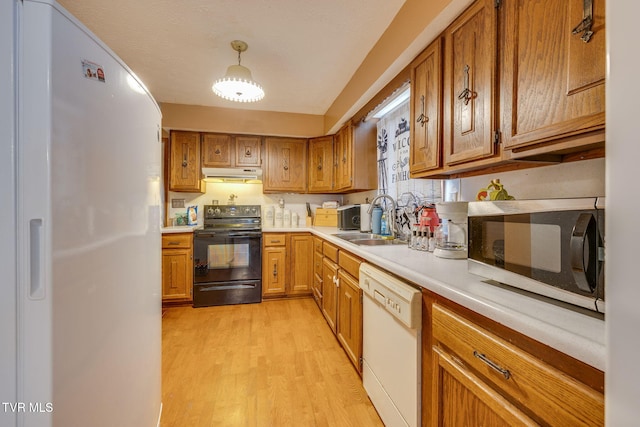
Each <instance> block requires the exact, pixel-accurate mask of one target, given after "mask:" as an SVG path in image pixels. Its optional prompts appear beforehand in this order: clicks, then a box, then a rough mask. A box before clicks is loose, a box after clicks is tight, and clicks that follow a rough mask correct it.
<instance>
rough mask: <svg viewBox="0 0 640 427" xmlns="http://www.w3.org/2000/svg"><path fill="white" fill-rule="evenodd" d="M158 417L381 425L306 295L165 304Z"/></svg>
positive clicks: (212, 422)
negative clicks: (197, 304)
mask: <svg viewBox="0 0 640 427" xmlns="http://www.w3.org/2000/svg"><path fill="white" fill-rule="evenodd" d="M162 403H163V411H162V423H161V425H162V426H163V427H169V426H171V427H173V426H189V427H198V426H296V427H297V426H332V427H334V426H354V427H363V426H367V427H368V426H382V425H383V424H382V422H381V421H380V418H379V417H378V414H377V413H376V411H375V409H374V408H373V405H372V404H371V401H370V400H369V398H368V397H367V395H366V392H365V391H364V389H363V388H362V381H361V379H360V377H359V376H358V374H357V372H356V371H355V369H354V368H353V366H352V365H351V363H350V362H349V360H348V359H347V356H346V355H345V353H344V351H343V350H342V348H341V347H340V344H339V343H338V341H337V340H336V338H335V337H334V335H333V333H332V332H331V330H330V329H329V327H328V326H327V323H326V322H325V320H324V318H323V317H322V314H321V313H320V311H319V309H318V307H317V306H316V305H315V302H314V301H313V299H311V298H305V299H293V300H279V301H266V302H262V303H260V304H242V305H230V306H221V307H206V308H191V307H172V308H168V309H167V311H166V313H165V315H164V317H163V319H162Z"/></svg>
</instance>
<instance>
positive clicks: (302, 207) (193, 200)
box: [168, 183, 343, 227]
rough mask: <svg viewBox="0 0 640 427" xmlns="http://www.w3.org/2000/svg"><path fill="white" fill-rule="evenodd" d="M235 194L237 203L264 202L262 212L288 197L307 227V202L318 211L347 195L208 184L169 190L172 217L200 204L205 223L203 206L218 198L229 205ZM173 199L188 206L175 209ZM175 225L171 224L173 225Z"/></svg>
mask: <svg viewBox="0 0 640 427" xmlns="http://www.w3.org/2000/svg"><path fill="white" fill-rule="evenodd" d="M232 194H233V195H235V196H236V197H234V202H235V204H236V205H260V206H261V207H262V211H263V214H264V211H265V209H266V207H267V206H271V205H273V206H277V205H278V201H279V200H280V199H283V200H284V204H285V209H289V210H290V211H291V213H292V214H293V213H294V212H295V213H297V214H298V217H299V218H300V220H299V226H300V227H304V225H305V217H306V216H307V208H306V203H309V204H310V206H311V211H312V212H313V213H314V214H315V210H316V208H317V207H319V206H321V205H322V202H325V201H329V200H337V201H338V202H339V203H340V204H342V203H343V196H342V195H340V194H284V193H283V194H263V193H262V184H233V183H207V190H206V193H204V194H200V193H176V192H173V191H170V192H169V200H168V205H169V218H175V215H176V214H177V213H185V212H186V210H187V207H188V206H198V224H200V225H202V223H203V217H202V212H203V206H204V205H212V204H215V202H216V201H217V203H218V204H220V205H227V204H229V199H230V196H231V195H232ZM172 199H184V206H185V207H184V208H172V207H171V200H172ZM169 225H171V224H169Z"/></svg>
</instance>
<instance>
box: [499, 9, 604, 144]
mask: <svg viewBox="0 0 640 427" xmlns="http://www.w3.org/2000/svg"><path fill="white" fill-rule="evenodd" d="M504 3H505V4H504V7H505V31H504V41H503V51H504V72H503V76H502V79H503V81H504V84H503V85H502V100H501V103H502V104H503V105H504V109H503V120H502V122H503V123H502V125H501V126H502V127H503V138H504V144H505V147H507V148H516V147H523V146H527V145H531V144H535V143H540V142H544V141H549V140H553V139H557V138H563V137H572V136H575V135H577V134H583V133H585V132H589V131H593V130H598V129H604V125H605V67H606V46H605V37H606V36H605V1H604V0H594V1H593V26H592V31H593V35H592V36H591V38H590V39H589V41H588V42H587V43H585V42H584V41H583V40H581V36H582V34H583V33H579V34H572V30H573V28H574V27H576V26H577V25H578V23H580V22H581V21H582V19H583V0H548V1H544V2H540V1H528V0H513V1H509V2H504ZM602 138H604V135H603V136H602ZM602 140H603V139H602Z"/></svg>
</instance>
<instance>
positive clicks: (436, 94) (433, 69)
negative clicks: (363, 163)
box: [409, 37, 442, 178]
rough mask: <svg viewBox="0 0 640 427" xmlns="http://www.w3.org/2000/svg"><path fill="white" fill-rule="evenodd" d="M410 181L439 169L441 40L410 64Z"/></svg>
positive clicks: (440, 148) (440, 145) (436, 41)
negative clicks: (411, 120) (411, 119)
mask: <svg viewBox="0 0 640 427" xmlns="http://www.w3.org/2000/svg"><path fill="white" fill-rule="evenodd" d="M410 108H411V114H410V117H414V118H415V120H414V121H413V123H411V126H410V129H411V155H410V160H411V161H410V165H409V170H410V172H411V177H412V178H419V177H420V176H422V175H423V174H424V173H425V172H427V173H428V172H430V171H433V170H435V169H439V168H441V167H442V38H440V37H438V38H437V39H436V40H435V41H434V42H433V43H431V44H430V45H429V46H428V47H427V48H426V49H425V50H424V51H423V52H422V53H421V54H420V55H419V56H418V57H417V58H416V59H415V60H414V61H413V62H412V63H411V103H410Z"/></svg>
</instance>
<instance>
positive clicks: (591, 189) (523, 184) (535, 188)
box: [460, 158, 605, 201]
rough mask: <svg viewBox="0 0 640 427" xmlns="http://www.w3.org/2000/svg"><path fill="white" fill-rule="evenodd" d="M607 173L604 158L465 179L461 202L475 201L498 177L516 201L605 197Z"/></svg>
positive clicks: (461, 183) (461, 184) (462, 185)
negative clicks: (479, 193)
mask: <svg viewBox="0 0 640 427" xmlns="http://www.w3.org/2000/svg"><path fill="white" fill-rule="evenodd" d="M604 174H605V159H603V158H601V159H592V160H581V161H578V162H569V163H562V164H558V165H551V166H541V167H537V168H530V169H523V170H517V171H511V172H502V173H492V174H490V175H479V176H474V177H470V178H462V179H461V180H460V200H465V201H473V200H475V199H476V195H477V194H478V191H479V190H480V189H482V188H485V187H487V186H488V185H489V183H490V182H491V180H492V179H496V178H497V179H499V180H500V183H501V184H502V185H504V188H505V189H506V190H507V191H508V192H509V195H511V196H513V197H515V198H516V200H525V199H559V198H573V197H594V196H604V195H605V185H604Z"/></svg>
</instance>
